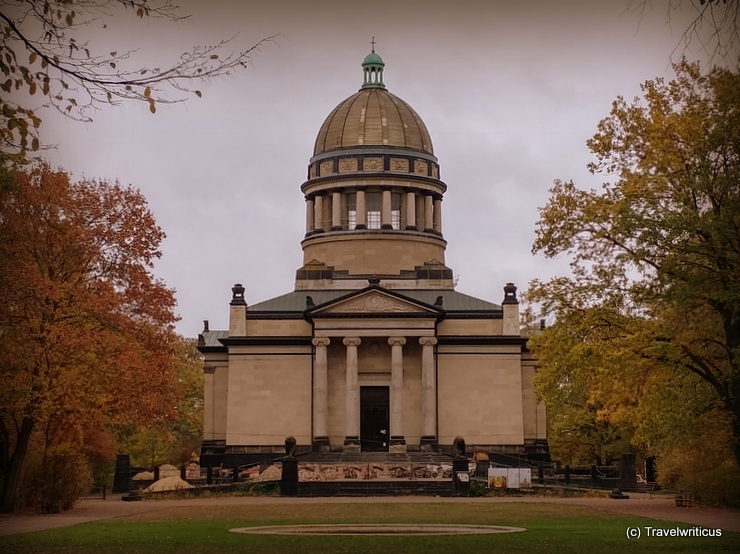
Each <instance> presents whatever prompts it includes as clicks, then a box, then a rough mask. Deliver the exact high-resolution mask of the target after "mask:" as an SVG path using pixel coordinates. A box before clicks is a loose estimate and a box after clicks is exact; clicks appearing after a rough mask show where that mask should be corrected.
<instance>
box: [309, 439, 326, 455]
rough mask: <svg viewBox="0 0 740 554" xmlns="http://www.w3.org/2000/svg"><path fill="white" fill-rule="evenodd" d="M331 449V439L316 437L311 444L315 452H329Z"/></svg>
mask: <svg viewBox="0 0 740 554" xmlns="http://www.w3.org/2000/svg"><path fill="white" fill-rule="evenodd" d="M330 450H331V447H330V445H329V437H316V438H315V439H314V440H313V442H312V443H311V451H313V452H321V453H324V452H329V451H330Z"/></svg>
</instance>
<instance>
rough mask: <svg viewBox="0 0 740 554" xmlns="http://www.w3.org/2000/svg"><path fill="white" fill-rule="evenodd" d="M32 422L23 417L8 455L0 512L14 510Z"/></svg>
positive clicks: (0, 498) (5, 512)
mask: <svg viewBox="0 0 740 554" xmlns="http://www.w3.org/2000/svg"><path fill="white" fill-rule="evenodd" d="M33 426H34V422H33V420H31V419H30V418H28V417H26V418H23V422H22V423H21V428H20V431H19V433H18V439H17V440H16V443H15V450H14V451H13V454H12V455H11V456H10V461H9V463H8V472H7V473H6V474H5V483H4V484H3V494H2V497H0V513H4V514H7V513H11V512H14V511H15V509H16V507H17V504H18V488H19V487H20V484H21V470H22V469H23V462H24V461H25V459H26V453H27V452H28V443H29V441H30V439H31V433H32V431H33Z"/></svg>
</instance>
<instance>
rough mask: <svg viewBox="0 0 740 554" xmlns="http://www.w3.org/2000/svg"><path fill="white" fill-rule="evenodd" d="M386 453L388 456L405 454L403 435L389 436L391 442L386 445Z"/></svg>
mask: <svg viewBox="0 0 740 554" xmlns="http://www.w3.org/2000/svg"><path fill="white" fill-rule="evenodd" d="M388 452H389V453H390V454H405V453H406V439H405V438H404V436H403V435H393V436H391V442H390V444H389V445H388Z"/></svg>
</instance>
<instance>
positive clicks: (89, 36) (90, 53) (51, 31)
mask: <svg viewBox="0 0 740 554" xmlns="http://www.w3.org/2000/svg"><path fill="white" fill-rule="evenodd" d="M120 12H122V13H120ZM115 14H118V15H117V17H126V16H128V17H132V18H138V19H144V18H164V19H169V20H172V21H178V20H181V19H185V18H186V17H187V16H182V15H180V12H179V8H178V7H177V6H175V5H173V4H172V3H171V1H170V0H6V1H5V2H3V4H2V6H0V73H1V74H2V75H0V89H1V90H2V93H3V94H2V96H0V118H2V119H0V144H2V145H3V146H4V147H5V148H6V149H13V150H20V151H21V152H25V151H26V150H37V149H38V148H39V147H40V144H41V142H40V135H39V128H40V126H41V117H40V116H39V104H40V103H42V102H46V103H47V104H48V105H51V106H53V107H54V108H56V109H57V110H58V111H60V112H61V113H62V114H64V115H66V116H69V117H71V118H73V119H77V120H80V121H92V114H93V112H94V111H95V110H96V109H98V107H99V106H101V105H104V104H113V105H116V104H119V103H120V102H122V101H124V100H132V101H138V102H144V103H146V104H148V105H149V109H150V111H151V112H152V113H154V112H155V111H156V106H157V104H161V103H173V102H181V101H183V100H184V99H186V98H188V97H190V96H192V95H196V96H198V97H200V96H201V94H202V93H201V91H200V90H198V85H199V84H202V83H204V82H207V81H208V80H210V79H213V78H215V77H220V76H225V75H230V74H231V73H232V72H234V71H236V70H239V69H241V68H244V67H246V66H247V65H248V63H249V61H250V60H251V57H252V55H253V54H254V52H255V50H256V49H258V48H259V47H260V45H262V44H264V43H265V42H267V41H271V40H272V39H273V38H274V37H267V38H265V39H262V40H260V41H259V42H257V43H256V44H254V45H253V46H251V47H250V48H247V49H246V50H244V51H241V52H232V53H228V52H227V53H224V50H225V49H226V47H227V45H228V44H229V43H230V42H231V40H232V39H226V40H222V41H221V42H219V43H218V44H214V45H209V46H197V47H194V48H192V49H191V50H190V51H188V52H185V53H183V54H182V55H181V56H180V58H179V59H178V60H176V61H175V62H174V63H173V64H172V65H169V66H166V67H161V68H159V67H141V66H138V65H136V63H135V58H136V53H135V52H130V51H119V50H118V49H117V48H116V47H115V46H111V45H110V44H106V43H104V42H103V41H102V40H101V37H102V36H104V32H105V31H104V30H105V29H106V27H107V25H106V21H108V20H109V18H110V17H112V16H114V15H115ZM39 97H40V98H41V99H42V100H41V101H40V102H39V101H37V100H36V99H37V98H39ZM37 102H38V103H37Z"/></svg>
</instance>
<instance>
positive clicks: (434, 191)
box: [199, 53, 546, 473]
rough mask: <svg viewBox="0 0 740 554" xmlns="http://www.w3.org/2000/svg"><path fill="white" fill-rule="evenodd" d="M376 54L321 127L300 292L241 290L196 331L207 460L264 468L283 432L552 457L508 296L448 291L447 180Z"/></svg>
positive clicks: (532, 368) (394, 448) (307, 438)
mask: <svg viewBox="0 0 740 554" xmlns="http://www.w3.org/2000/svg"><path fill="white" fill-rule="evenodd" d="M379 59H380V58H379V56H377V54H374V53H373V54H372V56H368V58H367V59H366V61H365V64H363V68H364V71H365V76H366V79H367V76H368V75H370V74H372V75H374V76H375V78H374V79H375V80H373V81H371V82H369V81H367V80H366V82H365V83H364V84H363V88H362V89H361V91H360V93H358V94H356V95H354V96H352V97H350V98H348V99H347V100H345V101H344V102H342V103H340V104H339V106H337V108H336V109H335V110H334V111H333V112H332V113H331V114H330V115H329V117H328V118H327V120H326V121H325V122H324V124H323V125H322V127H321V130H320V131H319V135H318V138H317V141H316V146H315V149H314V155H313V157H312V158H311V160H310V162H309V169H308V172H307V175H308V180H307V181H306V182H305V183H303V185H302V186H301V192H302V193H303V195H304V198H305V201H306V234H305V236H304V238H303V241H302V242H301V245H302V248H303V252H304V259H303V265H302V266H301V267H300V268H299V269H298V270H297V272H296V285H295V289H294V291H292V292H289V293H287V294H285V295H283V296H280V297H277V298H273V299H271V300H267V301H265V302H261V303H258V304H255V305H252V306H248V305H247V297H248V295H246V294H245V288H244V287H242V286H241V285H235V286H234V288H233V289H232V292H233V299H232V301H231V304H230V307H229V309H230V323H229V329H228V331H211V330H210V329H209V328H208V326H207V325H206V328H205V329H204V330H203V332H202V333H201V335H200V337H199V349H200V351H201V352H202V353H203V354H204V358H205V364H204V370H205V424H204V447H203V453H204V457H206V458H207V459H208V460H210V462H211V463H216V464H218V463H223V464H225V465H227V466H228V465H233V464H234V463H245V462H247V461H249V460H254V459H256V458H258V457H260V456H261V457H263V458H264V457H267V458H270V457H272V458H274V457H275V455H276V454H280V453H282V452H283V450H282V449H283V443H284V440H285V437H287V436H293V437H295V439H296V441H297V445H298V451H299V452H300V451H308V450H314V451H318V452H327V451H344V452H354V451H380V452H388V453H402V452H407V451H416V450H419V451H424V450H435V449H438V448H441V447H448V446H450V445H451V444H452V442H453V440H454V439H455V437H458V436H462V437H464V438H465V440H466V442H467V444H468V445H472V447H473V448H480V449H485V450H489V451H500V452H512V453H518V454H525V453H527V452H532V451H533V449H535V450H536V449H538V448H539V449H540V450H541V449H546V443H545V440H546V436H545V417H544V410H543V407H542V406H541V405H540V404H539V403H538V402H537V399H536V395H535V393H534V389H533V386H532V379H533V377H534V375H535V372H536V361H535V360H534V359H533V358H532V356H531V355H530V354H529V352H528V351H527V349H526V338H525V337H522V336H521V334H520V330H519V310H518V302H517V298H516V287H515V286H514V285H513V284H511V283H508V284H506V286H505V287H503V288H504V295H503V301H502V303H501V304H495V303H492V302H488V301H485V300H481V299H477V298H473V297H471V296H468V295H465V294H463V293H459V292H457V291H456V290H455V281H454V279H453V274H452V270H451V269H449V268H448V267H447V266H446V265H445V249H446V246H447V242H446V241H445V240H444V237H443V234H442V200H443V197H444V194H445V193H446V191H447V185H446V184H445V183H443V182H442V181H441V180H440V179H439V164H438V160H437V158H436V157H435V156H434V152H433V150H432V143H431V138H430V136H429V133H428V131H427V130H426V127H425V126H424V123H423V122H422V120H421V118H420V117H419V116H418V114H416V112H414V111H413V109H412V108H411V107H410V106H409V105H408V104H406V103H405V102H403V101H402V100H400V99H399V98H398V97H396V96H393V95H392V94H390V93H389V92H387V91H386V90H385V85H384V84H383V81H382V71H383V64H382V61H381V62H380V65H379V64H378V60H379ZM363 102H364V104H363ZM362 106H365V108H366V109H364V108H363V109H360V108H361V107H362ZM373 106H380V107H382V109H379V110H377V113H376V111H374V110H375V108H373ZM340 122H342V124H341V125H340V124H339V123H340ZM399 129H403V130H404V131H403V132H399ZM321 471H322V470H321V469H318V468H317V469H316V472H317V473H321ZM409 471H411V472H412V473H413V470H409Z"/></svg>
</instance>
